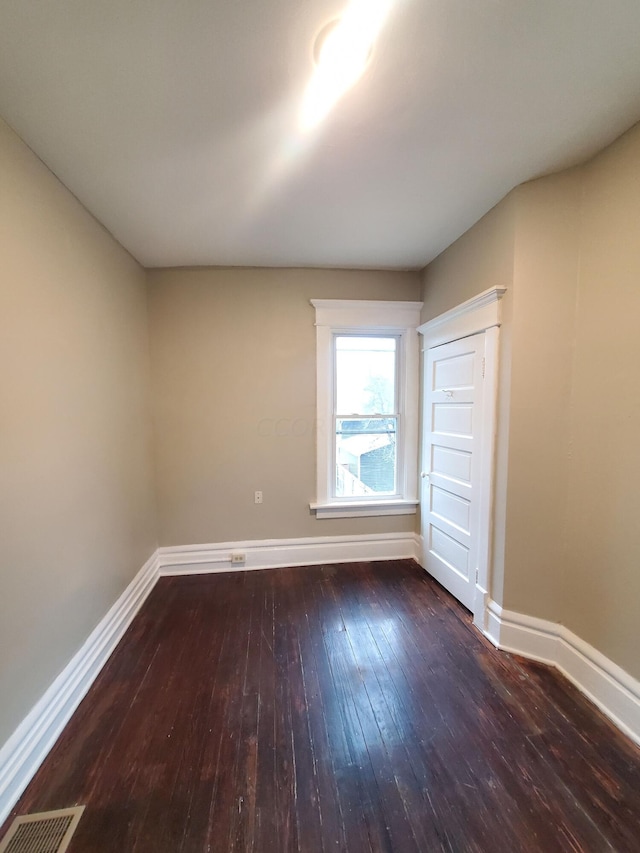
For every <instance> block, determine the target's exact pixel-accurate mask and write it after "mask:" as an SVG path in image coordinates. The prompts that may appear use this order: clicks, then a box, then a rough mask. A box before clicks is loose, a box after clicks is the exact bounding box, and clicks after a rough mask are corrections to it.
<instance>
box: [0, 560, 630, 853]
mask: <svg viewBox="0 0 640 853" xmlns="http://www.w3.org/2000/svg"><path fill="white" fill-rule="evenodd" d="M76 803H78V804H86V806H87V808H86V811H85V814H84V817H83V818H82V820H81V822H80V826H79V828H78V831H77V834H76V836H75V838H74V840H73V841H72V843H71V846H70V848H69V853H102V852H103V851H104V853H107V851H109V853H111V851H113V853H164V851H167V853H205V851H211V852H212V853H228V851H238V853H239V852H240V851H243V853H244V851H254V853H270V852H271V851H274V853H289V851H300V853H330V851H348V853H365V851H366V852H367V853H372V852H373V851H394V853H416V851H422V853H439V851H449V853H474V851H477V853H501V851H505V853H528V851H532V852H533V851H544V853H555V851H588V852H589V853H601V851H616V853H638V851H640V750H638V749H637V748H636V747H634V746H633V745H632V744H631V743H630V742H629V741H628V740H626V739H625V738H624V737H623V736H622V735H621V734H620V733H619V732H618V731H617V730H616V729H615V728H614V727H613V726H612V725H611V724H610V723H609V722H608V721H607V720H606V719H605V718H604V717H603V716H602V715H601V714H600V713H599V712H598V711H596V710H595V708H594V707H593V706H592V705H590V704H589V703H588V702H587V701H586V700H585V699H584V698H583V697H582V696H581V695H580V694H579V693H578V691H577V690H576V689H575V688H574V687H573V686H572V685H570V684H569V683H568V682H567V681H566V680H565V679H563V678H562V677H561V676H559V675H558V674H557V673H555V672H554V671H552V670H550V669H548V668H546V667H544V666H541V665H536V664H533V663H529V662H526V661H523V660H521V659H517V658H513V657H510V656H508V655H505V654H502V653H500V652H497V651H496V650H495V649H494V648H493V647H492V646H491V645H490V644H489V643H488V642H487V641H486V640H485V639H484V638H482V637H480V635H479V634H478V633H477V632H476V630H475V629H474V628H473V626H472V625H471V621H470V618H469V615H468V614H467V613H466V611H465V610H463V608H461V607H460V606H459V605H458V604H457V603H456V602H455V601H453V599H452V598H451V597H450V596H449V595H448V594H447V593H446V592H444V591H443V590H442V589H441V587H439V586H438V585H437V584H436V583H435V582H434V581H432V580H431V579H430V578H429V577H428V576H427V575H426V574H425V573H424V572H423V571H422V570H421V569H420V568H419V567H418V566H417V565H416V564H415V563H412V562H411V561H390V562H385V563H359V564H350V565H340V566H323V567H311V568H309V567H307V568H297V569H277V570H273V571H262V572H242V573H237V574H220V575H209V576H200V577H187V578H165V579H162V580H161V581H160V582H159V583H158V585H157V587H156V588H155V590H154V591H153V593H152V595H151V596H150V598H149V600H148V601H147V603H146V604H145V606H144V607H143V609H142V611H141V612H140V614H139V616H138V617H137V618H136V620H135V622H134V624H133V625H132V627H131V628H130V630H129V632H128V633H127V635H126V637H125V639H124V640H123V641H122V643H121V644H120V645H119V647H118V648H117V650H116V651H115V653H114V654H113V656H112V657H111V659H110V660H109V662H108V664H107V666H106V667H105V669H104V670H103V672H102V673H101V675H100V676H99V678H98V680H97V681H96V683H95V685H94V686H93V688H92V689H91V691H90V693H89V695H88V696H87V698H86V699H85V700H84V702H83V703H82V704H81V706H80V708H79V709H78V711H77V713H76V714H75V715H74V717H73V720H72V721H71V723H70V724H69V725H68V727H67V728H66V730H65V732H64V734H63V736H62V737H61V739H60V740H59V742H58V743H57V745H56V746H55V748H54V749H53V751H52V752H51V754H50V756H49V757H48V759H47V760H46V762H45V764H44V765H43V767H42V768H41V770H40V771H39V772H38V774H37V776H36V778H35V779H34V780H33V782H32V784H31V785H30V786H29V788H28V789H27V791H26V793H25V794H24V796H23V797H22V799H21V801H20V803H19V804H18V807H17V809H16V813H20V814H22V813H26V812H29V811H35V810H38V811H39V810H45V809H50V808H61V807H64V806H70V805H74V804H76ZM8 825H9V822H8V823H7V824H6V825H5V827H4V829H5V830H6V828H8ZM0 834H1V833H0Z"/></svg>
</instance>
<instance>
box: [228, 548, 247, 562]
mask: <svg viewBox="0 0 640 853" xmlns="http://www.w3.org/2000/svg"><path fill="white" fill-rule="evenodd" d="M246 559H247V555H246V554H244V553H243V552H242V551H234V552H233V554H232V555H231V564H232V565H238V563H244V562H246Z"/></svg>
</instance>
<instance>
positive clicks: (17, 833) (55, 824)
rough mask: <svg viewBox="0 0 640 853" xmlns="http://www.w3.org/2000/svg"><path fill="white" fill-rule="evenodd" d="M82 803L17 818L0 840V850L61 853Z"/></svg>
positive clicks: (76, 821)
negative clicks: (68, 807) (70, 807)
mask: <svg viewBox="0 0 640 853" xmlns="http://www.w3.org/2000/svg"><path fill="white" fill-rule="evenodd" d="M83 811H84V806H76V807H75V808H72V809H59V810H58V811H55V812H40V813H39V814H30V815H23V816H22V817H17V818H16V819H15V820H14V822H13V823H12V824H11V827H10V828H9V832H8V833H7V834H6V836H5V837H4V839H3V841H2V843H0V853H64V851H65V850H66V849H67V847H68V846H69V842H70V841H71V837H72V836H73V833H74V832H75V831H76V827H77V826H78V822H79V821H80V818H81V817H82V812H83Z"/></svg>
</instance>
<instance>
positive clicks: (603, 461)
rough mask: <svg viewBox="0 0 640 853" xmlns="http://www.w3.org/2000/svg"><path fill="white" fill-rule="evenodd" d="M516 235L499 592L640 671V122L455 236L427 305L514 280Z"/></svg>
mask: <svg viewBox="0 0 640 853" xmlns="http://www.w3.org/2000/svg"><path fill="white" fill-rule="evenodd" d="M505 205H508V209H509V210H510V211H511V217H509V216H508V215H507V208H506V207H503V206H505ZM509 246H511V283H510V284H509V285H508V286H509V287H510V291H511V299H510V311H509V314H508V317H507V318H506V319H507V321H506V323H505V325H504V326H503V330H502V331H503V333H504V332H506V334H507V339H508V347H509V354H508V359H507V362H508V363H506V364H505V360H504V355H505V354H504V352H503V361H502V367H503V368H505V367H506V368H507V369H509V370H510V376H509V377H508V378H507V377H505V376H503V377H502V379H501V383H500V394H501V400H500V407H501V412H502V414H501V426H500V435H499V443H500V452H499V455H498V471H499V476H498V483H499V484H500V482H501V480H502V477H501V475H500V472H501V471H502V472H503V473H505V474H506V484H505V490H504V492H500V488H498V494H497V507H496V512H497V523H496V527H495V530H494V534H495V536H496V543H495V547H496V560H495V566H494V570H495V573H494V581H495V585H494V588H493V595H494V598H496V599H497V600H498V602H499V603H501V604H503V606H504V607H506V608H507V609H509V610H516V611H519V612H522V613H526V614H529V615H532V616H537V617H540V618H543V619H548V620H551V621H556V622H560V623H563V624H566V625H567V626H568V627H569V628H570V629H571V630H572V631H574V632H575V633H577V634H578V636H580V637H582V638H583V639H584V640H586V642H588V643H590V644H591V645H593V646H594V647H595V648H597V649H599V650H600V651H601V652H602V653H604V654H605V655H606V656H607V657H609V658H611V659H612V660H613V661H615V662H616V663H618V664H619V665H620V666H622V667H623V668H625V669H626V670H627V671H628V672H629V673H631V675H633V676H635V677H636V678H638V677H640V655H639V654H638V650H639V648H640V641H639V636H640V635H639V634H638V625H639V624H640V558H639V555H640V525H639V524H638V517H639V515H640V492H639V490H638V486H637V483H638V482H640V450H639V448H638V444H637V439H638V436H639V435H640V382H639V379H638V365H640V332H639V330H638V319H639V318H640V285H639V282H640V126H636V127H635V128H633V129H632V130H631V131H629V132H628V133H627V134H625V136H623V137H622V138H621V139H620V140H618V141H617V142H616V143H614V144H613V145H612V146H609V148H607V149H605V151H603V152H602V153H601V154H599V155H598V156H597V157H596V158H595V159H594V160H593V161H591V162H590V163H588V164H586V165H585V166H583V167H581V168H579V169H575V170H569V171H567V172H564V173H561V174H559V175H553V176H550V177H546V178H542V179H540V180H538V181H533V182H531V183H529V184H525V185H523V186H521V187H519V188H518V189H517V190H515V191H514V192H512V193H511V194H510V195H509V196H508V197H507V199H506V200H505V201H503V202H502V203H501V204H500V205H498V207H497V208H495V209H494V211H492V212H491V214H489V215H488V216H487V217H484V219H483V220H481V221H480V222H479V223H478V224H477V225H476V226H474V228H473V229H471V230H470V231H469V232H467V234H466V235H464V236H463V237H462V238H460V240H458V241H457V242H456V243H454V244H453V246H451V247H450V248H449V249H447V251H446V252H445V253H444V254H443V255H442V256H440V258H438V259H436V261H434V263H433V264H431V265H430V266H429V267H428V268H427V270H426V271H425V273H424V292H423V298H424V300H425V309H424V311H425V316H426V317H431V316H434V315H436V314H437V313H440V312H441V311H443V310H446V309H447V308H449V307H452V305H453V304H456V303H459V302H460V301H463V300H464V299H467V298H469V296H472V295H473V294H474V293H479V292H481V291H482V290H484V289H486V288H487V287H489V286H492V285H494V284H504V283H505V280H504V278H505V276H508V271H509V263H508V254H509ZM505 254H506V255H507V259H505ZM499 275H502V276H503V278H502V279H499V278H498V276H499ZM492 279H493V280H492ZM503 337H504V334H503ZM505 409H506V410H507V412H506V413H505ZM501 514H504V520H505V527H504V532H501V531H500V525H499V519H500V516H501ZM503 546H504V560H503V571H504V575H503V577H501V576H500V549H501V547H503Z"/></svg>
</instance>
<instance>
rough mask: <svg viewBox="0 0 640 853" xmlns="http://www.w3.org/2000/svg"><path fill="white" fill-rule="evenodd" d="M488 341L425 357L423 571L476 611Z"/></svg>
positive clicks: (477, 338) (466, 342)
mask: <svg viewBox="0 0 640 853" xmlns="http://www.w3.org/2000/svg"><path fill="white" fill-rule="evenodd" d="M484 346H485V335H484V333H482V334H478V335H472V336H471V337H468V338H463V339H461V340H458V341H453V342H452V343H448V344H442V345H441V346H436V347H433V348H432V349H428V350H427V351H426V352H425V370H424V397H423V399H424V423H423V435H424V443H423V448H422V450H423V453H422V488H421V493H420V510H421V528H422V530H421V532H422V538H423V548H424V554H423V566H424V567H425V568H426V570H427V571H428V572H429V573H430V574H431V575H433V577H434V578H435V579H436V580H437V581H439V582H440V583H441V584H442V585H443V586H444V587H445V588H446V589H448V590H449V592H451V593H452V594H453V595H454V596H455V597H456V598H457V599H458V600H459V601H461V602H462V604H464V605H465V607H468V608H469V609H470V610H473V606H474V597H475V584H476V571H477V567H478V539H479V521H480V513H479V510H480V506H479V503H480V477H481V463H482V454H481V448H482V436H481V435H480V429H481V426H482V390H483V388H482V386H483V370H484Z"/></svg>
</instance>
